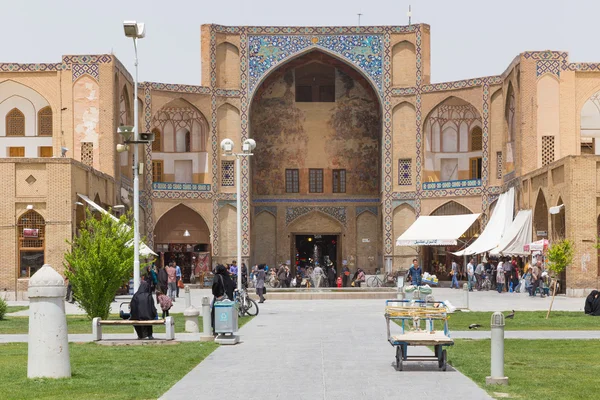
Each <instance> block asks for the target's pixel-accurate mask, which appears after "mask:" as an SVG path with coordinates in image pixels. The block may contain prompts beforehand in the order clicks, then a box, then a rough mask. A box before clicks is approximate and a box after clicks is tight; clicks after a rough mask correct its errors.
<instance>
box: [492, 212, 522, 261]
mask: <svg viewBox="0 0 600 400" xmlns="http://www.w3.org/2000/svg"><path fill="white" fill-rule="evenodd" d="M531 231H532V212H531V210H521V211H519V213H518V214H517V216H516V217H515V220H514V221H513V222H512V224H511V225H510V227H509V228H508V230H507V231H506V234H505V235H504V236H502V240H501V241H500V244H499V245H498V247H496V248H495V249H492V250H490V254H491V255H500V254H502V255H511V256H512V255H515V256H517V255H524V254H527V252H526V251H524V250H523V246H525V245H526V244H527V243H529V242H530V241H531Z"/></svg>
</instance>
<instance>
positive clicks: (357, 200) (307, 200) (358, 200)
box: [252, 197, 381, 204]
mask: <svg viewBox="0 0 600 400" xmlns="http://www.w3.org/2000/svg"><path fill="white" fill-rule="evenodd" d="M252 202H253V203H254V204H258V203H338V204H339V203H380V202H381V200H380V199H379V198H378V197H376V198H370V199H369V198H365V199H361V198H349V199H345V198H341V197H336V198H333V199H311V198H300V199H287V198H283V199H281V198H280V199H254V200H252Z"/></svg>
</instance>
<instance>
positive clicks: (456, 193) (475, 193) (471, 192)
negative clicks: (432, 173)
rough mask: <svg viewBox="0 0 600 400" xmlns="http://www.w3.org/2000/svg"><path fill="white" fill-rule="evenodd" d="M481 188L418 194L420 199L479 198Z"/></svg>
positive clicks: (429, 191) (441, 190)
mask: <svg viewBox="0 0 600 400" xmlns="http://www.w3.org/2000/svg"><path fill="white" fill-rule="evenodd" d="M482 193H483V188H482V187H472V188H460V189H436V190H426V191H423V192H421V193H420V198H419V199H421V198H433V197H450V196H480V195H481V194H482Z"/></svg>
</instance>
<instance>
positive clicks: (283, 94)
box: [249, 49, 383, 266]
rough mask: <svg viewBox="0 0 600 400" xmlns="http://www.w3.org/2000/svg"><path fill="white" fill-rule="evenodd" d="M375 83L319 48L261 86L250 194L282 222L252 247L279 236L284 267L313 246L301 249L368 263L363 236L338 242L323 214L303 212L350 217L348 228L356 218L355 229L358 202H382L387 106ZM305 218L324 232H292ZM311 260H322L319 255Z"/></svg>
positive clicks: (252, 129) (254, 113)
mask: <svg viewBox="0 0 600 400" xmlns="http://www.w3.org/2000/svg"><path fill="white" fill-rule="evenodd" d="M373 82H374V80H373V79H372V77H370V76H369V75H368V74H366V73H365V72H364V71H359V70H358V69H357V68H356V67H355V66H354V65H352V64H351V63H349V62H347V61H345V60H343V59H342V58H341V57H337V56H335V55H334V54H330V53H328V52H326V51H323V50H320V49H313V50H311V51H307V52H305V53H303V54H301V55H298V56H296V57H295V58H293V59H291V60H289V61H287V62H286V63H283V64H281V65H280V66H278V67H277V68H276V69H273V70H271V71H270V72H269V74H268V75H267V76H266V77H264V79H263V80H262V81H261V83H260V84H259V85H258V86H257V87H256V89H255V90H254V92H253V94H254V95H253V97H252V101H251V104H250V112H249V121H250V125H249V136H250V137H252V138H253V139H255V140H256V142H257V144H258V145H257V148H256V150H255V151H254V154H255V155H254V157H252V160H251V162H252V165H251V169H250V170H251V180H250V191H251V196H252V203H253V206H254V207H261V206H265V205H268V206H269V207H274V208H275V209H276V211H275V212H273V214H274V215H277V216H278V221H277V223H274V224H270V225H269V226H270V228H267V225H266V224H259V225H256V226H253V228H252V229H253V230H254V231H255V232H254V233H253V235H252V237H253V240H254V243H253V246H252V247H255V246H258V247H260V245H259V244H258V243H257V242H256V241H257V240H260V238H261V237H272V236H275V237H277V238H278V240H277V250H276V253H277V260H278V262H285V261H288V260H289V261H290V263H292V262H293V260H295V258H297V257H296V253H298V249H299V247H298V246H300V247H306V246H304V245H305V244H306V243H304V242H303V243H304V244H302V243H300V242H302V241H303V240H304V241H307V240H308V239H311V242H312V241H313V240H314V241H315V242H316V241H320V240H321V239H323V240H324V241H325V242H327V243H325V242H323V243H325V244H327V246H324V247H323V249H321V254H322V253H323V252H328V253H331V254H328V257H329V258H330V259H332V261H334V262H335V263H336V266H338V264H341V263H342V260H358V259H360V258H361V256H362V255H361V254H358V252H360V251H361V249H362V247H361V246H357V245H356V238H357V235H359V234H360V232H357V230H356V229H355V228H353V229H348V232H347V234H346V235H339V237H338V233H337V232H330V231H329V230H328V229H325V228H324V227H323V229H321V228H319V226H318V223H316V221H317V219H319V218H320V216H321V215H322V214H321V213H312V212H311V213H306V212H303V206H309V208H310V207H312V208H313V209H317V208H323V209H324V210H326V211H325V213H326V214H329V215H343V219H344V221H346V216H348V219H350V218H353V220H352V221H350V220H348V221H347V222H348V225H349V226H352V227H355V226H356V224H355V220H354V218H356V214H355V213H353V212H352V211H353V210H354V207H355V204H356V201H357V200H358V199H365V198H368V199H378V198H379V197H380V193H381V171H382V168H381V143H382V107H381V102H380V97H379V94H378V93H379V88H378V87H377V86H375V85H374V84H373ZM301 203H303V204H301ZM304 208H306V207H304ZM298 213H300V214H306V215H303V217H302V218H303V219H308V220H311V219H315V223H316V226H315V223H311V222H309V223H310V224H311V225H313V226H314V229H312V231H311V232H289V230H287V229H286V225H287V224H288V223H289V219H288V218H289V216H290V215H295V214H298ZM373 220H374V222H373V224H374V227H373V228H374V230H375V231H377V235H378V237H376V238H373V239H372V243H374V244H375V243H381V241H382V239H381V236H382V232H383V230H382V228H381V223H380V222H379V219H378V218H373ZM272 229H275V232H271V230H272ZM257 230H263V231H257ZM297 235H298V237H296V236H297ZM311 235H312V236H311ZM304 236H306V237H304ZM330 236H331V237H330ZM283 238H285V239H286V240H282V239H283ZM297 239H298V240H297ZM315 242H312V243H315ZM290 252H291V253H292V254H291V255H290ZM317 253H318V252H317ZM304 258H312V259H313V262H314V261H316V260H315V257H314V256H313V257H304ZM318 258H321V260H320V261H321V262H322V261H323V257H322V256H319V257H318ZM333 258H335V259H333ZM368 258H369V259H372V258H374V257H373V256H372V255H371V254H369V256H368ZM373 261H374V262H376V263H377V261H376V260H373ZM379 263H382V260H380V261H379Z"/></svg>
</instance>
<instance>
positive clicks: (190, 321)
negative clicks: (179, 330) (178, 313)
mask: <svg viewBox="0 0 600 400" xmlns="http://www.w3.org/2000/svg"><path fill="white" fill-rule="evenodd" d="M199 315H200V311H198V309H197V308H196V307H194V306H189V307H188V308H186V309H185V311H184V312H183V318H184V319H185V331H186V332H190V333H198V332H200V326H199V324H198V316H199Z"/></svg>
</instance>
